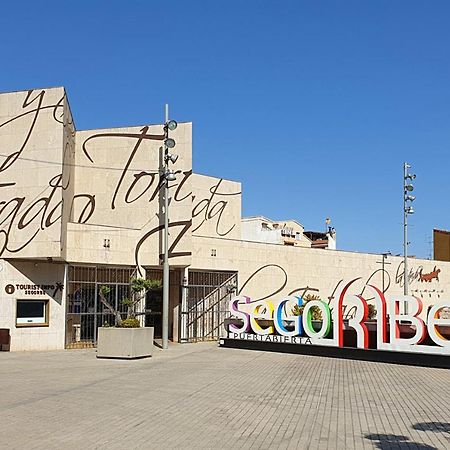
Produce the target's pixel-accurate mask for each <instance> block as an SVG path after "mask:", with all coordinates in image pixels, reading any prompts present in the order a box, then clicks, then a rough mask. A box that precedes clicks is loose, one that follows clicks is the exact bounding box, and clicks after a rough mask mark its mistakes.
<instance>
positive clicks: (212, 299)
mask: <svg viewBox="0 0 450 450" xmlns="http://www.w3.org/2000/svg"><path fill="white" fill-rule="evenodd" d="M237 282H238V275H237V272H199V271H197V272H189V283H188V285H186V286H184V288H185V289H186V307H185V310H184V311H182V312H181V342H198V341H209V340H217V339H218V338H219V337H220V336H221V335H223V333H224V322H225V319H226V318H228V317H229V315H230V313H229V312H228V303H229V300H230V299H231V298H232V297H233V296H234V295H235V293H236V291H237V287H238V284H237Z"/></svg>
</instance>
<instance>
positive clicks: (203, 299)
mask: <svg viewBox="0 0 450 450" xmlns="http://www.w3.org/2000/svg"><path fill="white" fill-rule="evenodd" d="M236 277H237V273H233V274H232V275H231V276H230V277H229V278H227V279H226V280H225V281H224V282H223V283H222V284H220V285H219V286H217V287H216V288H215V289H213V290H212V291H211V292H209V293H208V294H207V295H205V297H203V298H201V299H200V300H198V301H197V303H196V304H198V303H200V302H204V301H205V300H207V299H208V298H209V297H211V296H212V295H213V294H215V293H216V292H218V291H219V290H220V289H221V288H223V287H225V285H226V284H228V283H229V282H230V280H231V279H232V278H236ZM219 301H220V300H219ZM194 307H195V306H192V307H191V308H188V311H190V310H191V309H193V308H194Z"/></svg>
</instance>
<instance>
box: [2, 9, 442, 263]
mask: <svg viewBox="0 0 450 450" xmlns="http://www.w3.org/2000/svg"><path fill="white" fill-rule="evenodd" d="M449 20H450V2H449V1H447V0H434V1H432V2H431V1H425V0H422V1H417V0H402V1H401V0H395V1H394V0H377V1H371V0H334V1H331V0H329V1H326V0H323V1H320V0H317V1H313V0H309V1H302V0H297V1H295V0H291V1H286V0H284V1H275V0H273V1H264V0H257V1H256V0H252V1H250V0H245V1H244V0H240V1H230V0H228V1H206V0H204V1H193V0H191V1H186V0H185V1H181V0H180V1H177V0H172V1H164V2H163V1H150V0H147V1H133V0H128V1H125V0H122V1H113V0H108V1H104V0H98V1H95V0H89V1H87V0H85V1H83V0H77V1H69V0H65V1H63V0H58V1H36V0H35V1H21V0H15V1H11V2H10V1H8V2H6V1H5V2H2V7H1V12H0V42H1V53H0V57H1V60H0V61H1V63H0V90H1V91H9V90H19V89H30V88H35V87H46V86H56V85H58V86H60V85H63V86H65V87H66V88H67V90H68V94H69V100H70V103H71V107H72V110H73V113H74V116H75V123H76V126H77V128H78V129H85V128H101V127H111V126H121V125H134V124H136V125H140V124H145V123H158V122H161V121H162V119H163V108H164V103H166V102H168V103H170V105H171V116H172V118H174V119H177V120H180V121H192V122H193V123H194V147H193V157H194V170H195V171H196V172H199V173H204V174H209V175H214V176H219V177H224V178H230V179H233V180H238V181H241V182H242V187H243V214H244V215H259V214H262V215H265V216H267V217H270V218H273V219H277V220H281V219H287V218H294V219H297V220H299V221H300V222H301V223H302V224H303V225H304V226H305V228H306V229H317V230H322V229H324V227H325V224H324V221H325V218H326V217H327V216H329V217H330V218H331V219H332V225H333V226H335V227H336V230H337V239H338V248H341V249H345V250H357V251H369V252H385V251H391V252H392V253H393V254H396V253H401V252H402V239H403V234H402V233H403V230H402V220H403V219H402V195H403V194H402V176H403V175H402V170H403V169H402V164H403V162H404V161H405V160H407V161H409V162H411V164H412V165H413V166H414V171H415V172H416V173H417V179H416V180H415V188H416V189H415V192H414V194H415V195H416V196H417V199H416V201H415V205H414V207H415V210H416V213H415V214H414V215H413V216H412V217H411V220H410V223H411V227H410V237H411V249H410V253H411V254H416V255H418V256H422V257H428V256H429V254H430V250H431V243H430V241H431V236H432V229H433V228H443V229H450V207H449V205H450V200H449V197H448V196H449V189H448V183H449V179H450V175H449V172H450V151H449V149H450V126H449V119H450V26H449Z"/></svg>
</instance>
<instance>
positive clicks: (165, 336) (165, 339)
mask: <svg viewBox="0 0 450 450" xmlns="http://www.w3.org/2000/svg"><path fill="white" fill-rule="evenodd" d="M168 121H169V105H166V111H165V120H164V123H165V124H167V122H168ZM164 134H165V135H166V138H167V137H168V136H169V129H168V128H167V126H166V125H164ZM168 152H169V149H168V148H167V145H166V139H165V140H164V243H163V245H164V265H163V303H162V348H163V349H164V350H165V349H167V348H169V273H170V266H169V180H168V179H167V172H168V170H169V160H168V158H167V154H168Z"/></svg>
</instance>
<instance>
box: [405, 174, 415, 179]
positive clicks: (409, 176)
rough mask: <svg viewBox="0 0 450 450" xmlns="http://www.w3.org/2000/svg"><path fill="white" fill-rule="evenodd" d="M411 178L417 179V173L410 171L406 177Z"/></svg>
mask: <svg viewBox="0 0 450 450" xmlns="http://www.w3.org/2000/svg"><path fill="white" fill-rule="evenodd" d="M408 178H409V179H410V180H415V179H416V174H415V173H408V174H407V175H406V177H405V179H408Z"/></svg>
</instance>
